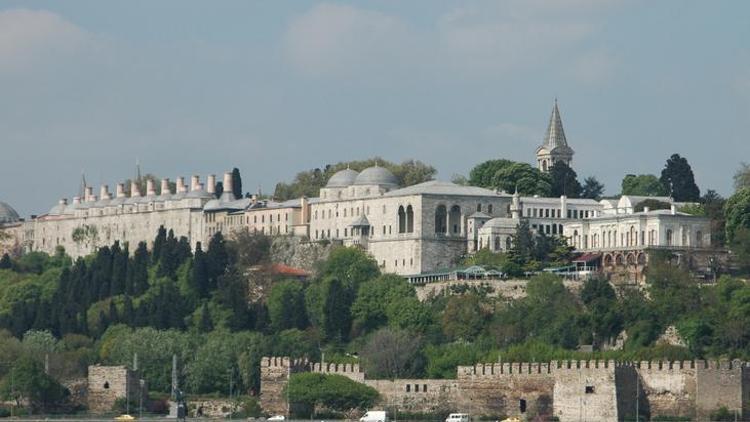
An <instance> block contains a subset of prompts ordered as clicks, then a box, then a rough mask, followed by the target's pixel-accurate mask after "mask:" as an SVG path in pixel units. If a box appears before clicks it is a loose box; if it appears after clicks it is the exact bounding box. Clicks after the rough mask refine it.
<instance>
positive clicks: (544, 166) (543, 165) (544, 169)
mask: <svg viewBox="0 0 750 422" xmlns="http://www.w3.org/2000/svg"><path fill="white" fill-rule="evenodd" d="M542 171H547V161H542Z"/></svg>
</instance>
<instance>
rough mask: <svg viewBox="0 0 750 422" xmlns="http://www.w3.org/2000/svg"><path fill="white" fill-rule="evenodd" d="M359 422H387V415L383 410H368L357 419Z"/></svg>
mask: <svg viewBox="0 0 750 422" xmlns="http://www.w3.org/2000/svg"><path fill="white" fill-rule="evenodd" d="M359 422H388V414H387V413H386V412H385V411H384V410H370V411H368V412H367V413H365V415H364V416H362V417H361V418H359Z"/></svg>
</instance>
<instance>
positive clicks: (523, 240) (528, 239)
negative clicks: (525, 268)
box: [508, 220, 534, 265]
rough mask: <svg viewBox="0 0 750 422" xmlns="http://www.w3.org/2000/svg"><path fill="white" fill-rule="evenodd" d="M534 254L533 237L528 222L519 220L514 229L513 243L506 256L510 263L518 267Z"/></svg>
mask: <svg viewBox="0 0 750 422" xmlns="http://www.w3.org/2000/svg"><path fill="white" fill-rule="evenodd" d="M533 253H534V235H533V234H532V233H531V228H530V227H529V222H528V220H521V222H520V223H519V224H518V227H516V234H515V235H514V236H513V243H512V246H511V249H510V252H509V254H508V256H509V258H510V259H511V261H513V262H515V263H516V264H518V265H524V264H525V263H526V262H528V261H529V260H530V259H531V258H532V256H533Z"/></svg>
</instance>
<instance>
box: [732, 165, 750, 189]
mask: <svg viewBox="0 0 750 422" xmlns="http://www.w3.org/2000/svg"><path fill="white" fill-rule="evenodd" d="M742 188H750V164H748V163H745V162H742V163H740V168H739V169H737V172H736V173H734V190H736V191H738V190H741V189H742Z"/></svg>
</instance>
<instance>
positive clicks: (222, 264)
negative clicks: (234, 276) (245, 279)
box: [206, 232, 229, 290]
mask: <svg viewBox="0 0 750 422" xmlns="http://www.w3.org/2000/svg"><path fill="white" fill-rule="evenodd" d="M206 258H208V259H207V261H208V280H209V285H210V287H209V290H213V289H215V288H216V287H217V286H218V279H219V277H220V276H221V275H222V274H224V273H225V272H226V270H227V267H228V266H229V252H228V251H227V246H226V242H225V241H224V236H223V235H222V234H221V232H216V234H214V235H213V237H211V240H210V241H209V242H208V252H206Z"/></svg>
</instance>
